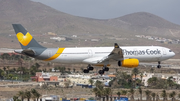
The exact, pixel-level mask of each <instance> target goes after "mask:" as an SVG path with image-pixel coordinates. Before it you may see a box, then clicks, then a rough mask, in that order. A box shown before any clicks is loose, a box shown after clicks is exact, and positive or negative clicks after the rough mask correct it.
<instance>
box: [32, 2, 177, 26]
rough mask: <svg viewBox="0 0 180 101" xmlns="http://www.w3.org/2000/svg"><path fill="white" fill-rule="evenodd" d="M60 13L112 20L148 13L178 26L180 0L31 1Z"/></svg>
mask: <svg viewBox="0 0 180 101" xmlns="http://www.w3.org/2000/svg"><path fill="white" fill-rule="evenodd" d="M32 1H36V2H41V3H43V4H45V5H48V6H50V7H52V8H54V9H57V10H59V11H61V12H64V13H67V14H71V15H75V16H80V17H88V18H95V19H112V18H117V17H121V16H124V15H127V14H131V13H135V12H148V13H152V14H155V15H157V16H159V17H162V18H164V19H166V20H168V21H170V22H173V23H175V24H178V25H180V0H32Z"/></svg>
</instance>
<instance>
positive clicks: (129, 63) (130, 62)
mask: <svg viewBox="0 0 180 101" xmlns="http://www.w3.org/2000/svg"><path fill="white" fill-rule="evenodd" d="M118 65H119V66H122V67H127V68H135V67H137V66H138V65H139V60H138V59H125V60H122V61H118Z"/></svg>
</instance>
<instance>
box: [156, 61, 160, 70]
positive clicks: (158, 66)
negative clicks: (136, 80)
mask: <svg viewBox="0 0 180 101" xmlns="http://www.w3.org/2000/svg"><path fill="white" fill-rule="evenodd" d="M160 64H161V61H158V65H157V68H158V69H160V68H161V65H160Z"/></svg>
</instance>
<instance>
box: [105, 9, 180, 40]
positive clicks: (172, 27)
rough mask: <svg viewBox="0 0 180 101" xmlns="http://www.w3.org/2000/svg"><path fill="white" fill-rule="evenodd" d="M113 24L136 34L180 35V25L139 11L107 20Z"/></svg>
mask: <svg viewBox="0 0 180 101" xmlns="http://www.w3.org/2000/svg"><path fill="white" fill-rule="evenodd" d="M104 23H108V24H109V25H111V26H114V27H117V28H120V29H126V30H131V31H132V32H134V34H137V33H139V34H143V35H153V36H160V37H171V38H172V37H180V26H179V25H176V24H174V23H171V22H169V21H167V20H165V19H163V18H161V17H158V16H156V15H153V14H150V13H146V12H137V13H133V14H128V15H125V16H122V17H119V18H115V19H110V20H107V21H105V22H104Z"/></svg>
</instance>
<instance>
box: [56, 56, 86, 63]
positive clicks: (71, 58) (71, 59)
mask: <svg viewBox="0 0 180 101" xmlns="http://www.w3.org/2000/svg"><path fill="white" fill-rule="evenodd" d="M87 57H88V56H87V55H61V56H59V57H58V58H57V59H55V60H54V61H56V62H60V63H81V62H82V61H83V60H84V59H86V58H87Z"/></svg>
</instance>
